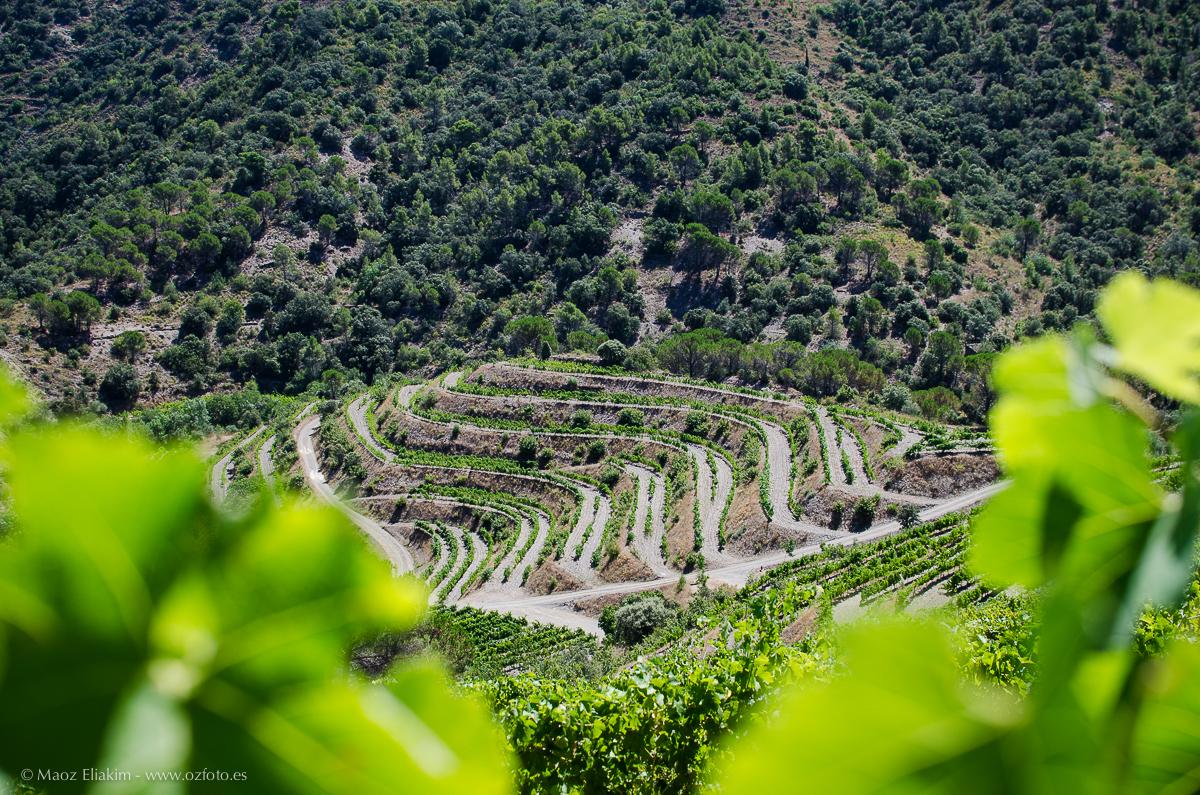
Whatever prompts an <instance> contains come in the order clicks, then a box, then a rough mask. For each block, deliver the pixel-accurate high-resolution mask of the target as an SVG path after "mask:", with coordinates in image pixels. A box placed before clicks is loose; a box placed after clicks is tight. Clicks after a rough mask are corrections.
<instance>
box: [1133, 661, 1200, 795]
mask: <svg viewBox="0 0 1200 795" xmlns="http://www.w3.org/2000/svg"><path fill="white" fill-rule="evenodd" d="M1130 756H1131V760H1130V767H1131V779H1132V781H1131V784H1132V786H1131V787H1130V790H1131V791H1134V792H1155V793H1163V794H1164V795H1176V794H1177V795H1187V794H1188V793H1193V792H1197V791H1200V646H1197V645H1196V644H1195V643H1194V642H1180V643H1176V644H1174V645H1172V646H1170V647H1168V649H1167V651H1166V653H1165V654H1163V655H1162V656H1161V657H1160V658H1159V659H1158V660H1156V661H1155V662H1153V663H1152V664H1151V668H1150V672H1149V676H1148V677H1147V682H1146V695H1145V701H1144V703H1143V705H1142V709H1141V713H1140V715H1139V716H1138V721H1137V724H1136V727H1135V728H1134V733H1133V741H1132V747H1131V752H1130Z"/></svg>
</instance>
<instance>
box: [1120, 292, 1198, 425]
mask: <svg viewBox="0 0 1200 795" xmlns="http://www.w3.org/2000/svg"><path fill="white" fill-rule="evenodd" d="M1096 314H1097V315H1099V317H1100V320H1101V322H1102V323H1103V324H1104V328H1105V330H1106V331H1107V332H1108V333H1109V335H1110V336H1111V337H1112V340H1113V345H1114V347H1115V348H1116V351H1117V357H1116V362H1115V364H1116V365H1117V366H1118V367H1120V368H1121V369H1122V370H1125V371H1126V372H1128V373H1131V374H1133V375H1135V376H1137V377H1138V378H1141V379H1142V380H1144V381H1145V382H1146V383H1148V384H1150V385H1151V386H1152V387H1154V388H1155V389H1157V390H1159V391H1161V392H1162V393H1163V394H1166V395H1169V396H1170V397H1173V398H1176V399H1177V400H1183V401H1187V402H1189V403H1200V379H1198V378H1197V376H1198V374H1200V292H1198V291H1196V290H1193V289H1190V288H1188V287H1185V286H1184V285H1182V284H1179V283H1178V282H1173V281H1170V280H1168V279H1155V280H1154V281H1153V282H1151V281H1148V280H1147V279H1146V277H1145V276H1143V275H1142V274H1140V273H1138V272H1136V271H1125V272H1124V273H1121V274H1119V275H1117V276H1116V277H1115V278H1114V279H1113V280H1112V281H1111V282H1110V283H1109V285H1108V286H1107V287H1106V288H1105V289H1104V292H1103V293H1102V294H1101V296H1100V302H1099V304H1098V306H1097V307H1096Z"/></svg>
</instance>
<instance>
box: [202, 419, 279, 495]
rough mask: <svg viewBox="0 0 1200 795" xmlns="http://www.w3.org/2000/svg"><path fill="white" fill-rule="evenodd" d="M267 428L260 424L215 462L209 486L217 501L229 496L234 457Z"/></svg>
mask: <svg viewBox="0 0 1200 795" xmlns="http://www.w3.org/2000/svg"><path fill="white" fill-rule="evenodd" d="M266 429H267V426H265V425H259V426H258V427H257V428H255V429H254V430H253V431H252V432H251V433H250V435H249V436H246V437H244V438H243V439H242V440H241V441H239V442H238V443H237V444H235V445H234V446H233V447H232V448H230V450H229V452H228V453H226V454H225V455H224V456H223V457H222V458H221V459H220V460H219V461H217V463H215V464H213V468H212V473H211V474H210V476H209V480H210V482H209V488H210V489H211V490H212V494H213V497H215V498H216V500H217V502H224V501H225V498H226V497H228V496H229V467H230V465H232V463H233V457H234V456H235V455H237V453H238V451H239V450H241V449H242V448H243V447H245V446H246V445H248V444H251V443H252V442H253V441H254V440H255V439H257V438H258V436H259V434H261V433H262V432H263V431H265V430H266Z"/></svg>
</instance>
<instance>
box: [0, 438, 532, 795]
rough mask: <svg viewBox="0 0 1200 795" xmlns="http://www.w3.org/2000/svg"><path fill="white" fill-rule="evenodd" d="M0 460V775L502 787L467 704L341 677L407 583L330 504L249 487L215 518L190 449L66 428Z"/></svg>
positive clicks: (398, 617) (414, 591)
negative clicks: (248, 501)
mask: <svg viewBox="0 0 1200 795" xmlns="http://www.w3.org/2000/svg"><path fill="white" fill-rule="evenodd" d="M3 462H4V464H5V466H6V470H7V474H8V477H9V484H10V486H11V491H12V509H13V516H14V522H15V527H16V529H17V533H16V536H15V538H14V539H13V540H12V541H10V542H8V543H5V544H4V545H0V583H2V584H3V585H2V595H3V596H4V597H5V600H4V603H3V604H2V605H0V643H2V645H0V648H2V649H3V652H4V654H3V657H2V659H0V663H2V664H3V667H0V704H3V709H0V736H2V737H4V742H2V743H0V769H3V770H4V771H6V772H7V773H8V774H9V775H11V773H12V771H15V770H21V769H24V768H32V769H38V768H48V769H50V768H52V769H57V770H84V769H87V768H92V767H96V766H97V765H102V764H107V765H110V766H113V767H116V768H120V769H125V770H130V771H143V770H145V771H149V770H152V769H161V770H165V771H167V772H169V771H172V770H173V771H181V770H198V769H199V770H204V771H208V772H210V773H217V772H220V773H221V774H222V775H232V774H234V773H240V774H242V775H244V776H246V781H247V782H249V786H251V787H252V789H253V791H255V792H267V793H271V792H289V793H290V792H313V793H346V795H350V793H362V792H379V793H384V792H388V793H392V792H396V791H398V790H405V789H411V790H412V791H420V792H451V793H455V792H469V793H475V792H506V791H508V788H509V781H508V778H507V777H506V776H505V774H504V770H505V764H504V760H505V758H504V756H503V753H502V752H501V751H500V750H499V749H500V748H501V747H502V746H501V744H500V743H499V741H498V740H497V739H496V738H495V737H494V736H492V735H491V734H490V732H491V728H490V724H489V722H488V720H487V718H486V716H485V713H484V712H483V711H482V710H481V708H479V707H477V706H474V705H471V704H467V703H465V702H464V701H463V700H462V699H459V698H457V697H455V696H453V695H452V694H451V692H450V688H449V686H448V685H447V683H446V682H445V681H444V680H443V679H441V678H440V677H438V676H437V675H436V674H435V673H434V672H433V671H431V670H428V669H427V668H426V669H420V670H412V671H405V672H400V673H397V674H396V677H395V682H394V684H393V685H392V686H390V687H386V686H384V685H382V684H374V685H373V684H368V683H366V682H363V681H361V680H358V679H355V678H354V677H353V676H350V675H349V673H348V672H347V671H346V665H347V663H346V653H347V650H348V649H349V648H350V646H351V645H352V643H353V642H355V641H357V640H359V639H360V638H362V637H364V636H366V635H369V634H374V633H378V632H380V631H382V630H385V629H386V630H403V629H405V628H408V627H411V626H412V625H413V624H414V623H415V621H416V620H417V619H418V618H419V616H420V613H421V611H422V609H423V605H424V602H425V593H424V591H423V589H422V587H421V586H420V585H419V584H418V583H416V581H415V580H412V579H411V578H407V579H401V580H397V579H395V578H393V577H392V576H391V574H390V571H389V569H388V566H387V565H386V564H385V563H384V562H383V561H382V560H381V559H379V558H378V557H377V556H376V555H375V554H374V553H373V552H372V551H371V550H370V548H369V546H368V544H367V543H366V541H365V540H364V539H363V538H362V537H361V536H360V535H358V534H357V533H356V532H355V531H354V529H353V528H352V527H351V526H350V524H349V523H348V522H347V521H346V520H345V518H344V517H342V516H341V515H340V514H339V513H338V512H336V511H334V510H333V509H331V508H317V507H303V506H301V505H299V504H298V503H294V502H285V503H284V504H283V505H281V506H278V507H277V506H275V504H274V501H273V500H263V501H262V503H261V504H259V505H257V506H255V507H254V508H253V509H252V510H251V511H250V512H249V513H248V514H247V515H246V516H245V517H244V518H242V519H234V518H231V517H229V516H226V515H224V514H223V513H220V512H214V511H213V510H212V508H211V505H210V503H209V500H208V499H207V495H206V490H205V474H206V470H205V468H204V466H203V464H202V463H201V462H200V461H199V460H197V459H196V458H195V457H194V456H193V455H191V454H189V453H185V452H181V451H169V450H168V451H163V450H161V449H158V448H154V447H152V446H151V445H149V444H148V443H146V442H143V441H139V440H136V439H128V438H125V437H119V436H108V435H103V434H99V433H97V432H95V431H93V430H88V429H84V428H80V427H75V426H71V425H64V426H59V427H56V428H54V429H52V430H38V429H36V428H34V429H27V430H25V431H22V432H21V433H19V434H17V435H16V436H15V437H14V438H12V439H11V440H10V443H9V445H8V448H7V449H5V450H4V454H3ZM64 494H69V495H71V497H72V499H71V500H64V499H63V495H64ZM431 749H440V751H441V755H440V756H437V757H436V758H437V759H440V760H441V764H440V766H433V767H430V766H429V765H428V764H427V762H429V760H430V759H434V758H435V756H427V755H426V752H427V751H430V750H431ZM210 780H211V779H210ZM216 780H217V781H227V782H233V781H235V780H233V779H228V778H226V779H216ZM106 787H108V789H107V791H110V792H139V793H142V792H145V793H155V794H156V795H157V793H173V792H183V791H187V790H190V789H193V788H194V785H185V786H183V787H171V786H160V784H159V783H157V782H152V781H150V780H149V779H146V778H143V779H134V780H133V781H129V782H113V783H112V784H111V786H109V785H106ZM81 789H83V782H78V783H68V785H67V786H64V787H62V790H63V791H71V790H81ZM56 791H58V788H56Z"/></svg>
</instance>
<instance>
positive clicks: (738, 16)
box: [0, 0, 1200, 420]
mask: <svg viewBox="0 0 1200 795" xmlns="http://www.w3.org/2000/svg"><path fill="white" fill-rule="evenodd" d="M1198 37H1200V10H1198V7H1197V6H1196V5H1195V4H1193V3H1188V2H1186V0H1172V1H1170V2H1148V3H1140V4H1136V5H1135V4H1133V3H1111V2H1108V1H1107V0H1099V2H1079V3H1072V2H1036V1H1035V0H1017V2H999V3H990V4H987V3H983V2H978V1H977V0H953V1H951V2H943V3H936V4H932V3H926V2H920V1H918V0H895V1H894V2H881V1H880V2H866V1H865V0H838V2H834V3H832V4H830V5H817V4H814V3H808V2H773V1H772V0H754V2H740V0H739V1H737V2H734V1H733V0H730V2H728V3H726V2H722V0H677V1H676V2H673V3H666V2H661V1H660V2H649V3H642V2H633V1H632V0H618V1H617V2H611V3H598V2H582V1H581V0H571V1H569V2H557V1H555V2H549V0H545V1H543V0H528V1H527V2H516V1H514V2H491V1H490V0H464V1H463V2H456V3H450V2H445V3H443V2H421V3H417V2H361V1H360V0H352V1H351V2H340V3H304V4H301V3H298V2H295V0H292V1H291V2H268V3H253V2H233V1H232V0H196V1H195V2H169V1H168V0H161V1H160V2H120V3H96V2H90V1H88V0H56V1H55V2H36V3H35V2H12V3H8V4H6V5H4V6H3V7H2V8H0V106H3V107H4V114H3V122H2V123H0V151H3V152H4V157H3V158H2V159H0V262H2V263H3V267H2V268H0V291H2V293H3V305H2V306H0V311H2V312H3V314H4V319H3V326H4V333H3V345H4V349H5V353H4V355H5V357H6V358H7V359H8V360H9V361H11V362H13V363H15V364H17V366H18V368H19V369H20V370H22V371H24V373H25V374H26V376H27V377H28V379H29V380H30V381H31V382H32V383H34V384H35V385H37V386H39V387H40V388H41V389H43V390H44V391H45V392H47V393H48V394H49V395H50V396H51V397H53V398H55V399H56V400H57V408H58V409H60V410H87V409H103V408H105V407H107V408H109V409H114V410H116V409H123V408H128V407H131V406H135V405H139V404H140V405H145V404H151V403H157V402H161V401H163V400H165V399H168V398H171V397H175V396H179V395H182V394H185V393H189V392H190V393H198V392H204V391H212V390H214V389H216V390H224V389H232V388H238V387H240V386H244V385H248V384H250V383H251V382H253V383H254V384H256V385H257V387H258V388H259V389H260V390H262V391H280V392H286V393H295V392H299V391H301V390H303V389H304V388H306V387H307V386H308V385H309V384H311V383H312V382H314V381H318V380H321V379H325V380H327V381H331V382H338V381H341V380H345V379H354V378H359V379H362V380H364V381H367V382H369V381H371V380H372V379H374V378H376V377H378V376H380V375H382V374H386V373H388V372H390V371H393V370H398V371H402V372H412V371H414V370H416V369H418V368H421V367H424V366H426V365H441V366H450V365H455V364H458V363H459V362H460V361H461V360H463V359H464V358H466V357H473V356H486V355H487V354H489V353H490V352H492V351H496V350H500V349H506V352H507V353H509V354H519V353H522V352H525V351H530V352H532V353H535V354H538V355H547V354H549V353H551V352H566V351H579V352H585V353H593V352H597V351H598V352H599V353H600V354H601V356H602V358H603V359H604V361H605V362H606V363H609V364H621V365H623V366H624V367H626V368H628V369H632V370H638V369H645V368H647V367H649V366H651V365H661V366H664V367H666V368H667V369H670V370H672V371H674V372H676V373H679V374H682V375H687V376H690V377H695V378H707V379H714V380H721V379H724V378H727V377H729V376H732V375H738V376H740V377H741V378H742V379H743V380H744V381H746V382H748V383H756V384H774V385H776V386H784V387H796V388H798V389H800V390H802V391H804V392H807V393H809V394H814V395H821V396H828V395H840V396H842V397H843V398H845V397H853V396H854V394H855V393H859V392H861V393H867V394H870V395H871V396H873V397H874V396H879V398H880V399H881V400H882V401H883V402H884V403H885V405H887V406H889V407H890V408H894V409H899V410H906V411H917V410H920V411H922V412H923V413H925V414H926V415H927V416H930V417H933V418H937V419H949V420H956V419H962V418H966V419H971V420H980V419H982V417H983V415H984V412H985V411H986V409H987V408H988V406H989V405H990V403H991V401H992V396H991V393H990V390H989V388H988V386H987V384H986V373H987V371H988V369H989V368H990V364H991V359H992V357H993V355H994V353H995V352H996V351H998V350H999V349H1001V348H1003V347H1005V346H1007V345H1008V344H1009V343H1010V342H1011V341H1012V340H1014V339H1015V338H1018V337H1021V336H1023V335H1026V334H1031V333H1036V332H1038V331H1041V330H1046V329H1059V328H1066V327H1068V326H1070V325H1071V324H1072V323H1073V322H1074V321H1075V320H1076V319H1077V318H1079V317H1081V316H1086V315H1088V314H1089V313H1090V312H1091V311H1092V308H1093V300H1094V295H1095V292H1096V290H1097V289H1098V287H1099V286H1100V285H1102V284H1104V283H1105V282H1106V281H1107V280H1108V278H1109V277H1110V276H1111V275H1112V274H1113V273H1114V272H1116V271H1118V270H1121V269H1127V268H1135V267H1136V268H1141V269H1144V270H1147V271H1150V272H1152V273H1161V274H1169V275H1171V276H1174V277H1176V278H1179V279H1181V280H1183V281H1190V282H1194V281H1195V280H1196V277H1197V272H1198V270H1200V251H1198V249H1197V243H1196V237H1197V235H1200V204H1198V201H1197V198H1196V185H1195V179H1196V172H1195V168H1196V165H1197V107H1198V106H1200V65H1198V64H1197V58H1196V53H1197V51H1198V49H1197V45H1198V42H1197V38H1198ZM608 340H613V341H614V342H608Z"/></svg>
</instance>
